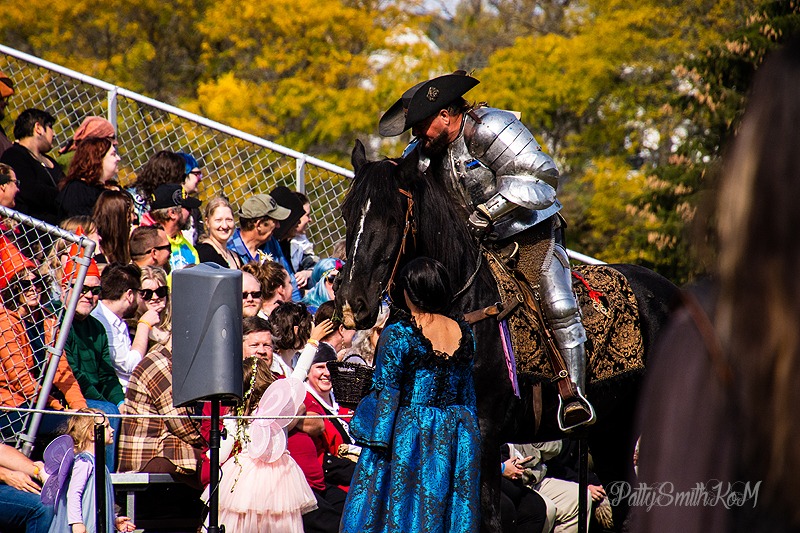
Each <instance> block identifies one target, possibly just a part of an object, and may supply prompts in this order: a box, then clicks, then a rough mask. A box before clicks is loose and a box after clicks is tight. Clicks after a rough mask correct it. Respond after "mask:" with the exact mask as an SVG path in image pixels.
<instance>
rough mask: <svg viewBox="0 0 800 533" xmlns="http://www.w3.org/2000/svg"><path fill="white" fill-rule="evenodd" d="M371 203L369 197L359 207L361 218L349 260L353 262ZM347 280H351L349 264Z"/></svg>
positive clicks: (351, 269)
mask: <svg viewBox="0 0 800 533" xmlns="http://www.w3.org/2000/svg"><path fill="white" fill-rule="evenodd" d="M371 204H372V200H370V199H369V198H368V199H367V203H366V204H365V205H364V207H363V208H362V209H361V220H359V222H358V233H356V240H355V242H354V243H353V253H352V254H351V256H352V258H351V262H353V263H354V262H355V259H356V254H357V253H358V243H360V242H361V234H362V233H364V221H365V220H366V219H367V213H369V206H370V205H371ZM348 281H351V282H352V281H353V267H352V265H351V266H350V276H349V278H348Z"/></svg>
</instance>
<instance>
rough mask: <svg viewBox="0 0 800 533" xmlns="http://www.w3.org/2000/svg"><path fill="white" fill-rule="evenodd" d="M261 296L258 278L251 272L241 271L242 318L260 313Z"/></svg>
mask: <svg viewBox="0 0 800 533" xmlns="http://www.w3.org/2000/svg"><path fill="white" fill-rule="evenodd" d="M245 266H247V265H245ZM262 296H263V292H262V291H261V282H260V281H258V278H257V277H255V275H253V274H252V273H251V272H247V271H242V316H244V317H248V316H256V315H257V314H258V312H259V311H261V298H262Z"/></svg>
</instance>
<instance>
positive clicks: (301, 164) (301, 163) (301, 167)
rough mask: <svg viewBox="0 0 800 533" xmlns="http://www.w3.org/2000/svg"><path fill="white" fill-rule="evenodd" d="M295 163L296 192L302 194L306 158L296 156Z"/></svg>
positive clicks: (304, 185)
mask: <svg viewBox="0 0 800 533" xmlns="http://www.w3.org/2000/svg"><path fill="white" fill-rule="evenodd" d="M296 161H297V164H296V167H297V172H296V174H297V186H296V190H297V192H301V193H303V194H305V193H306V158H305V157H298V158H297V159H296Z"/></svg>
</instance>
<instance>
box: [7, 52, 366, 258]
mask: <svg viewBox="0 0 800 533" xmlns="http://www.w3.org/2000/svg"><path fill="white" fill-rule="evenodd" d="M0 71H2V72H4V73H5V74H6V75H7V76H8V77H9V78H11V80H12V81H13V82H14V91H15V92H14V95H13V96H12V97H11V100H10V102H9V105H8V108H7V110H6V114H7V116H6V117H5V119H4V120H3V121H2V123H0V124H2V126H3V128H4V129H5V131H6V133H7V134H8V135H9V137H11V132H12V131H13V119H14V118H15V117H16V116H17V115H18V114H19V113H20V112H22V111H23V110H24V109H28V108H38V109H43V110H46V111H48V112H49V113H51V114H52V115H53V116H54V117H55V118H56V120H57V122H56V125H55V127H54V129H55V132H56V143H57V144H58V145H61V144H63V143H64V142H66V141H67V140H68V139H69V138H71V137H72V134H73V132H74V131H75V129H77V127H78V126H79V125H80V123H81V122H82V121H83V119H84V118H86V117H87V116H89V115H98V116H103V117H106V118H107V119H108V120H109V121H111V123H112V124H115V125H116V127H117V139H118V141H119V145H118V147H117V151H118V152H119V154H120V157H121V158H122V160H121V161H120V164H119V180H120V182H121V183H122V185H125V186H127V185H130V184H131V183H133V181H134V180H135V179H136V173H137V172H138V171H139V170H140V169H141V168H142V166H143V165H144V164H145V162H147V160H148V159H149V158H150V157H151V156H152V155H154V154H155V153H156V152H157V151H159V150H171V151H174V152H186V153H189V154H192V155H193V156H194V157H196V158H197V159H198V160H199V161H200V162H201V163H202V165H203V174H204V177H203V180H202V181H201V183H200V194H199V197H200V199H201V200H203V201H204V202H205V201H207V200H209V199H210V198H213V197H214V196H219V195H222V196H225V197H226V198H227V199H228V200H229V201H230V202H231V204H232V205H233V206H234V209H238V207H239V206H240V205H241V203H242V202H243V201H244V200H245V199H246V198H247V197H249V196H251V195H252V194H255V193H268V192H269V191H271V190H272V189H274V188H275V187H277V186H278V185H285V186H287V187H289V188H291V189H295V190H298V191H301V192H305V194H306V195H307V196H308V198H309V201H310V202H311V212H312V223H311V225H310V226H309V229H308V231H307V234H308V237H309V239H310V240H311V242H313V243H314V246H315V251H316V253H317V254H319V255H320V256H323V257H324V256H327V255H330V254H331V250H332V247H333V245H334V243H335V242H336V241H337V240H339V239H340V238H342V237H343V236H344V222H343V221H342V220H341V217H340V216H339V205H340V203H341V201H342V200H343V198H344V194H345V192H346V190H347V178H349V177H351V176H352V172H350V171H348V170H346V169H344V168H341V167H338V166H335V165H332V164H330V163H327V162H325V161H321V160H319V159H316V158H313V157H310V156H306V155H305V154H302V153H299V152H295V151H294V150H290V149H288V148H284V147H282V146H279V145H276V144H274V143H271V142H269V141H265V140H263V139H260V138H258V137H255V136H253V135H249V134H247V133H245V132H242V131H239V130H236V129H233V128H229V127H227V126H225V125H223V124H219V123H216V122H213V121H211V120H208V119H205V118H204V117H200V116H198V115H194V114H192V113H189V112H186V111H183V110H181V109H178V108H175V107H173V106H169V105H166V104H163V103H161V102H157V101H155V100H152V99H150V98H147V97H145V96H142V95H139V94H136V93H133V92H131V91H127V90H125V89H122V88H119V87H116V86H114V85H111V84H108V83H105V82H102V81H100V80H97V79H94V78H90V77H88V76H84V75H82V74H80V73H78V72H74V71H71V70H69V69H66V68H63V67H60V66H58V65H55V64H52V63H48V62H46V61H42V60H40V59H38V58H36V57H33V56H30V55H27V54H24V53H22V52H19V51H17V50H14V49H12V48H8V47H6V46H2V45H0ZM57 160H58V161H59V162H60V163H62V165H63V166H64V167H65V170H66V164H65V163H66V162H67V161H65V160H63V159H57Z"/></svg>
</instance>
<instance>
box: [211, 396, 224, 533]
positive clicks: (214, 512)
mask: <svg viewBox="0 0 800 533" xmlns="http://www.w3.org/2000/svg"><path fill="white" fill-rule="evenodd" d="M219 402H220V401H219V398H212V400H211V432H210V433H209V437H208V447H209V449H210V450H211V479H210V482H209V487H208V494H209V496H210V497H209V499H208V533H225V526H224V525H222V526H220V525H219V441H220V436H221V433H222V432H221V431H220V429H219Z"/></svg>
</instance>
